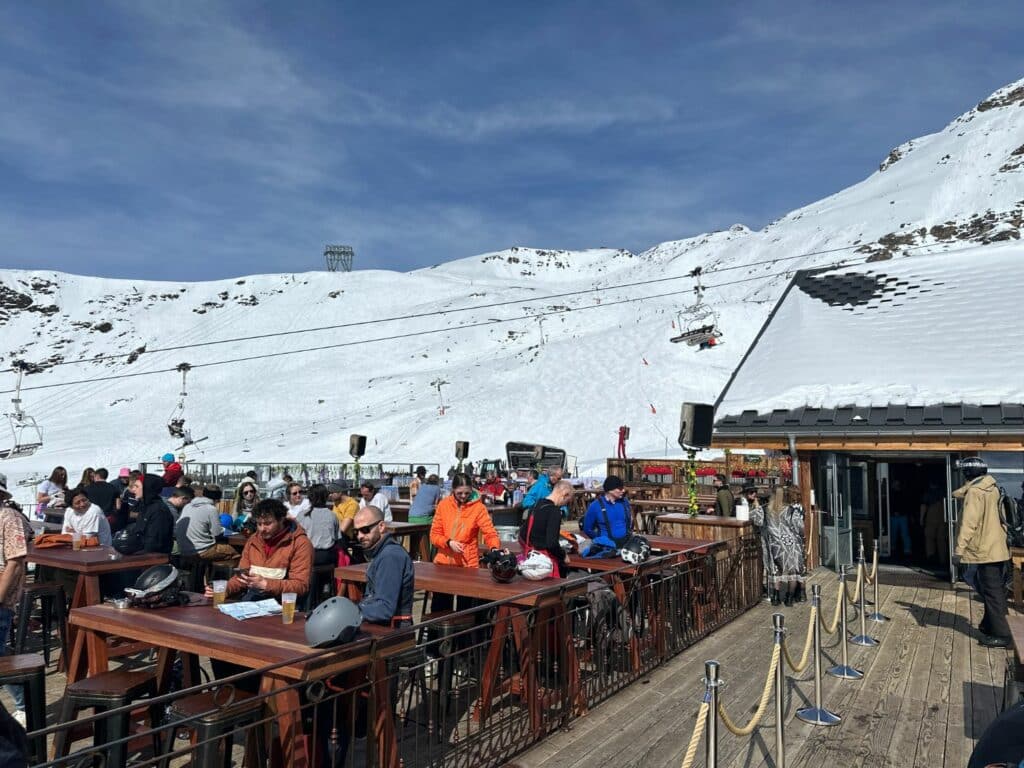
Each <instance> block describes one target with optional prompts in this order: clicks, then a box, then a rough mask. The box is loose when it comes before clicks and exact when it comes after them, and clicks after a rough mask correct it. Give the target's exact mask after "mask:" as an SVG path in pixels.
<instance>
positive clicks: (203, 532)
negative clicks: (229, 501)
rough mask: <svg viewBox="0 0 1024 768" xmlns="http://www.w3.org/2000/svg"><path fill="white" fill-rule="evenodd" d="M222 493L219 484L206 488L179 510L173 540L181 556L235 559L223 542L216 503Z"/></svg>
mask: <svg viewBox="0 0 1024 768" xmlns="http://www.w3.org/2000/svg"><path fill="white" fill-rule="evenodd" d="M222 495H223V493H222V491H221V488H220V486H219V485H207V486H205V487H204V488H203V495H202V496H196V498H194V499H193V500H192V501H191V502H189V504H188V505H187V506H186V507H185V508H184V509H183V510H181V517H179V518H178V521H177V522H176V523H175V524H174V538H175V540H176V541H177V542H178V551H179V552H181V554H182V555H186V556H188V555H198V556H199V557H201V558H203V559H204V560H213V561H224V560H237V559H238V552H236V551H235V548H234V547H232V546H231V545H230V544H228V543H227V542H226V541H224V540H223V537H224V528H223V526H221V524H220V512H219V511H218V510H217V502H218V501H220V500H221V497H222Z"/></svg>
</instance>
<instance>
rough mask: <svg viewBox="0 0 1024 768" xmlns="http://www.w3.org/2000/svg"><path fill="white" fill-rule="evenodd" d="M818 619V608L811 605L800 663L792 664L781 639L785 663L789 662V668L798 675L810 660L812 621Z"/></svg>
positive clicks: (812, 639) (791, 658)
mask: <svg viewBox="0 0 1024 768" xmlns="http://www.w3.org/2000/svg"><path fill="white" fill-rule="evenodd" d="M817 620H818V609H817V608H816V607H815V606H813V605H812V606H811V616H810V620H809V621H808V622H807V640H805V641H804V652H803V655H802V656H801V657H800V663H799V664H794V663H793V657H792V656H790V655H789V646H788V645H787V644H786V641H785V640H783V641H782V653H783V655H784V656H785V658H786V663H787V664H789V668H790V669H792V670H793V671H794V672H796V673H797V674H798V675H799V674H800V673H801V672H803V671H804V670H805V669H807V665H808V664H809V663H810V661H811V645H812V643H813V641H814V622H815V621H817Z"/></svg>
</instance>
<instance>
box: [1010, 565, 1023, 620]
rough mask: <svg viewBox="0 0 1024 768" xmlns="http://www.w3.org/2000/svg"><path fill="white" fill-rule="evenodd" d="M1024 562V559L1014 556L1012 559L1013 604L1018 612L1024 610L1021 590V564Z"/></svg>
mask: <svg viewBox="0 0 1024 768" xmlns="http://www.w3.org/2000/svg"><path fill="white" fill-rule="evenodd" d="M1022 562H1024V557H1019V556H1017V555H1014V556H1013V557H1012V558H1010V565H1012V566H1013V604H1014V606H1015V607H1016V608H1017V610H1018V611H1021V610H1024V597H1022V591H1024V590H1022V588H1021V572H1020V569H1021V563H1022Z"/></svg>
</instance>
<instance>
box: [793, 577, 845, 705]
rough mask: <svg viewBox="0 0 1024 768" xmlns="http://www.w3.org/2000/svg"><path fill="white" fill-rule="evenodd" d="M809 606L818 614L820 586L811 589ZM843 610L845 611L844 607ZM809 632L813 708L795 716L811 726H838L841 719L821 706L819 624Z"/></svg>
mask: <svg viewBox="0 0 1024 768" xmlns="http://www.w3.org/2000/svg"><path fill="white" fill-rule="evenodd" d="M839 587H840V589H841V590H843V591H841V592H840V593H839V599H840V600H846V585H845V584H842V583H840V585H839ZM811 605H812V606H817V607H818V611H819V614H820V611H821V585H820V584H815V585H813V586H812V587H811ZM843 610H844V611H845V610H846V608H845V606H844V608H843ZM811 631H812V632H813V633H814V706H813V707H804V708H803V709H798V710H797V711H796V716H797V717H798V718H800V719H801V720H803V721H804V722H805V723H810V724H811V725H838V724H839V722H840V721H841V720H842V718H841V717H840V716H839V715H837V714H836V713H835V712H830V711H829V710H827V709H825V708H824V707H823V706H822V705H821V623H820V622H819V621H815V622H814V627H813V629H812V630H811Z"/></svg>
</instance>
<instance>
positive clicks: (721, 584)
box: [35, 535, 761, 768]
mask: <svg viewBox="0 0 1024 768" xmlns="http://www.w3.org/2000/svg"><path fill="white" fill-rule="evenodd" d="M534 584H536V589H534V590H533V591H528V592H525V593H524V595H523V596H520V597H518V598H517V599H515V600H514V601H503V602H492V603H486V604H475V605H472V606H470V607H468V608H467V609H466V610H461V611H458V612H452V611H444V612H440V613H439V614H437V615H432V614H430V613H429V612H428V613H426V614H425V615H424V619H425V620H424V621H422V622H421V623H418V624H416V625H415V626H413V627H411V628H410V629H409V630H408V633H406V634H403V633H399V634H396V633H392V634H389V635H386V636H384V637H381V638H379V639H376V640H375V639H366V640H357V641H356V642H354V643H352V644H350V645H348V646H345V647H343V648H341V649H332V650H328V651H315V652H311V653H310V655H309V656H308V657H305V658H306V660H308V661H309V662H310V666H312V667H318V666H319V667H321V668H322V669H323V670H332V671H331V672H330V674H333V670H335V669H337V667H338V662H339V660H345V659H355V660H358V663H356V664H355V665H354V666H353V669H352V670H351V671H348V672H346V673H345V674H341V675H334V676H333V677H321V676H320V675H319V674H318V673H317V672H315V671H313V672H310V673H309V674H308V677H310V678H313V679H311V680H308V681H302V682H294V683H290V684H289V685H288V686H286V687H285V688H284V689H277V690H275V691H274V692H272V693H268V694H255V695H254V696H253V697H252V698H248V697H247V698H246V699H245V701H244V702H243V701H240V696H236V695H235V694H234V690H235V689H236V688H242V687H248V688H250V689H253V690H258V683H259V681H260V680H261V679H262V678H263V676H264V675H267V674H273V672H274V669H275V668H274V667H267V668H264V669H260V670H253V671H246V672H244V673H242V674H239V675H236V676H233V677H228V678H224V679H221V680H219V681H212V682H210V683H208V684H204V685H200V686H196V687H193V688H189V689H186V690H181V691H178V692H175V693H172V694H168V695H165V696H162V697H159V698H158V699H155V700H154V701H153V702H150V701H147V700H143V701H141V702H135V703H134V704H133V705H131V706H129V707H126V708H122V709H120V710H114V711H111V712H109V713H104V714H102V715H99V716H96V717H92V718H82V719H79V720H78V722H77V723H76V724H75V725H76V727H78V728H81V726H88V725H90V724H95V723H97V722H99V721H101V720H106V721H108V722H113V720H112V718H116V717H118V716H119V715H124V714H126V713H127V712H128V711H129V710H131V709H133V708H135V709H136V710H138V708H139V707H140V706H142V705H145V706H146V707H149V706H150V704H151V703H153V704H156V705H158V706H159V707H160V708H161V710H166V713H168V715H167V716H165V717H164V718H163V719H162V721H161V722H160V723H157V724H156V727H155V728H153V727H150V726H149V724H147V728H146V729H145V730H144V731H143V732H141V733H138V732H136V733H135V734H133V735H132V737H130V738H129V737H125V739H124V740H123V741H124V743H125V744H127V745H128V747H129V749H128V757H127V759H126V764H127V765H131V766H150V765H160V764H161V763H160V757H159V755H157V754H155V752H156V750H157V747H155V746H154V744H153V741H154V738H153V737H154V736H155V737H157V741H159V742H160V744H161V745H162V748H164V749H165V750H166V746H167V745H168V743H170V744H171V745H172V752H173V753H174V755H175V756H178V757H182V756H184V755H185V754H186V753H188V752H189V751H192V753H193V754H194V755H197V756H198V755H200V754H203V753H202V752H196V751H195V750H201V749H202V748H203V746H204V745H203V744H201V743H200V744H193V745H190V744H189V742H188V741H185V740H184V739H182V738H180V737H181V736H182V735H184V734H185V733H186V728H187V727H188V726H189V725H193V726H194V725H195V724H196V723H197V722H199V720H201V719H202V718H203V717H206V718H207V719H209V718H211V717H213V716H214V715H217V716H222V717H223V718H227V719H231V717H230V716H232V715H233V713H235V712H238V711H240V709H239V708H244V707H255V709H256V711H257V714H256V715H255V716H253V717H250V718H248V719H246V718H244V717H240V718H239V719H238V720H237V723H236V724H235V726H234V727H233V728H231V729H230V730H232V731H233V733H234V745H235V746H234V750H235V752H236V754H235V755H234V758H235V760H236V762H240V760H241V757H242V755H243V751H244V750H245V749H246V748H248V749H249V750H250V751H253V750H255V749H256V745H257V744H258V743H262V744H263V745H264V746H272V745H274V744H278V745H279V742H280V738H279V736H273V737H272V733H271V731H272V729H271V727H270V726H271V725H272V724H273V723H274V722H275V721H276V722H277V723H278V733H280V729H281V728H282V727H283V726H282V719H281V718H282V717H285V715H286V714H287V713H283V712H282V710H281V706H282V705H281V702H282V700H283V698H282V696H283V694H285V693H287V691H289V690H291V691H294V695H293V697H292V698H293V699H295V700H297V701H298V702H299V703H298V705H297V706H298V707H299V711H298V712H296V713H294V714H295V717H294V721H295V723H296V727H299V728H301V730H302V732H303V733H304V734H305V737H304V738H303V740H302V741H301V743H302V744H304V745H305V744H308V756H309V762H308V764H309V765H312V766H357V765H359V766H361V765H376V766H388V768H391V767H392V766H398V765H399V764H401V765H403V766H405V767H406V768H414V767H418V766H435V765H436V766H439V765H444V766H466V767H467V768H468V767H469V766H473V767H474V768H477V767H483V768H486V767H487V766H498V765H501V764H503V763H505V762H506V761H507V760H508V759H509V758H510V757H512V756H513V755H515V754H516V753H518V752H520V751H522V750H523V749H525V748H527V747H529V746H530V745H531V744H533V743H535V742H537V741H538V740H540V739H542V738H544V736H545V735H546V734H548V733H550V732H552V731H554V730H556V729H558V728H560V727H563V726H565V725H567V724H568V723H570V722H571V721H573V720H574V719H575V718H577V717H580V716H582V715H583V714H585V713H586V712H587V711H588V710H590V709H591V708H593V707H595V706H597V705H599V704H600V703H601V702H602V701H604V700H605V699H607V698H609V697H610V696H612V695H613V694H614V693H615V692H617V691H619V690H621V689H623V688H624V687H626V686H628V685H629V684H631V683H633V682H634V681H636V680H638V679H639V678H641V677H643V676H645V675H647V674H649V673H650V671H651V670H652V669H654V668H656V667H658V666H660V665H661V664H664V663H665V662H667V661H668V660H669V659H671V658H672V657H674V656H675V655H677V654H678V653H680V652H681V651H683V650H684V649H686V648H688V647H689V646H691V645H692V644H693V643H695V642H697V641H698V640H699V639H701V638H702V637H705V636H706V635H708V634H709V633H711V632H713V631H714V630H715V629H717V628H718V627H720V626H722V625H723V624H725V623H727V622H729V621H731V620H732V619H733V618H735V617H737V616H738V615H739V614H741V613H742V612H744V611H746V610H747V609H748V608H750V607H752V606H753V605H755V604H757V603H758V602H759V601H760V599H761V550H760V544H759V539H758V538H757V537H756V536H753V535H750V536H746V537H744V538H740V539H736V540H734V541H731V542H728V543H727V544H724V545H717V546H715V547H712V548H711V549H710V551H709V552H708V553H707V554H706V555H701V556H698V557H695V558H693V559H689V560H686V561H681V560H680V556H679V555H678V554H669V555H664V556H660V557H654V558H651V559H649V560H648V561H646V562H645V563H643V564H642V565H641V566H640V567H637V568H632V567H630V566H625V565H623V566H622V567H621V568H618V569H616V570H614V571H608V572H604V573H595V574H592V575H588V576H584V577H582V578H576V579H566V580H558V581H548V582H535V583H534V582H523V586H524V589H525V590H528V589H529V588H530V587H531V586H534ZM459 607H460V608H461V607H464V606H462V605H461V604H460V606H459ZM321 661H322V664H320V663H319V662H321ZM289 666H290V667H291V668H294V667H295V666H296V663H295V662H294V661H292V662H289ZM211 691H212V692H214V696H213V700H212V701H211V702H208V703H209V707H208V711H207V712H206V713H205V715H204V714H203V713H196V712H193V713H192V717H191V719H189V718H182V717H179V716H176V715H175V716H171V714H170V713H173V712H174V710H175V709H180V708H182V707H183V703H187V702H188V701H189V700H191V701H193V702H194V701H196V699H194V698H191V697H195V696H197V695H201V694H210V692H211ZM254 702H255V703H254ZM136 714H138V711H137V712H136ZM68 727H69V724H58V725H54V726H50V727H49V728H47V729H45V731H42V732H38V733H37V734H35V735H44V736H47V737H52V736H53V735H55V734H56V733H57V732H58V731H59V730H61V729H66V728H68ZM107 732H108V733H109V732H111V731H109V730H108V731H107ZM250 737H251V738H250ZM86 738H90V739H91V734H88V735H86ZM74 746H75V747H77V749H76V750H75V751H73V752H72V753H71V754H70V755H68V756H66V757H60V758H56V759H53V760H52V761H51V762H48V763H46V764H45V765H47V766H54V768H56V767H57V766H61V767H62V768H63V767H64V766H77V765H82V764H84V763H83V762H82V761H83V760H86V759H87V758H88V759H92V757H93V756H94V755H95V754H96V753H95V752H94V750H93V749H92V748H91V741H88V742H87V741H81V740H80V741H78V742H76V743H75V745H74ZM109 746H110V745H109V744H108V745H106V747H105V749H104V750H100V752H101V753H103V754H109ZM208 746H209V747H210V749H211V750H214V752H215V751H216V749H217V748H218V747H217V744H216V743H215V742H214V741H212V740H211V742H210V744H209V745H208ZM214 752H210V753H207V754H208V755H209V754H213V753H214ZM101 759H106V758H103V757H102V755H101ZM197 759H198V757H197ZM211 759H212V758H211ZM179 763H180V761H179ZM197 764H198V763H197Z"/></svg>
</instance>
